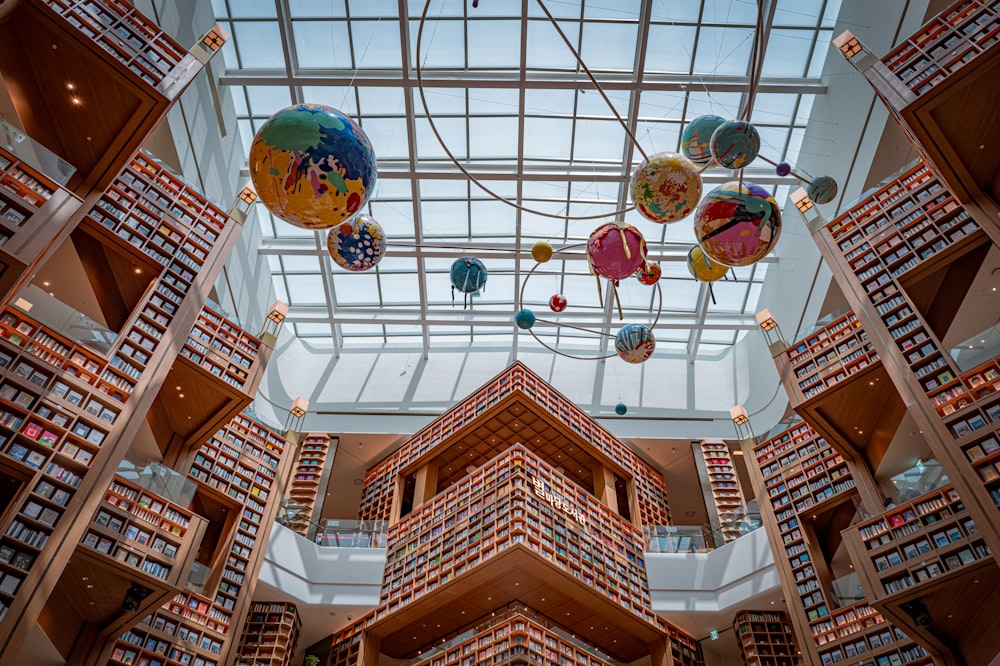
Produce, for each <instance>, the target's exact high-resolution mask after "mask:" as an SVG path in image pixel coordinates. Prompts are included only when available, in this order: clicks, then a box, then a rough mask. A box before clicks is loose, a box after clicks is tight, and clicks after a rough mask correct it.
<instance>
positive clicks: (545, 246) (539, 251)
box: [531, 241, 552, 264]
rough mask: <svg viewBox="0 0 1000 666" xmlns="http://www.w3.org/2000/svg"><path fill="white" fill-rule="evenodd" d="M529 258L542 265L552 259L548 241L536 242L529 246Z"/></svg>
mask: <svg viewBox="0 0 1000 666" xmlns="http://www.w3.org/2000/svg"><path fill="white" fill-rule="evenodd" d="M531 258H532V259H534V260H535V261H537V262H538V263H540V264H544V263H545V262H546V261H548V260H549V259H551V258H552V245H551V244H550V243H549V242H548V241H538V242H537V243H535V244H534V245H532V246H531Z"/></svg>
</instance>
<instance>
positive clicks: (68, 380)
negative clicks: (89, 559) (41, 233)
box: [0, 156, 239, 652]
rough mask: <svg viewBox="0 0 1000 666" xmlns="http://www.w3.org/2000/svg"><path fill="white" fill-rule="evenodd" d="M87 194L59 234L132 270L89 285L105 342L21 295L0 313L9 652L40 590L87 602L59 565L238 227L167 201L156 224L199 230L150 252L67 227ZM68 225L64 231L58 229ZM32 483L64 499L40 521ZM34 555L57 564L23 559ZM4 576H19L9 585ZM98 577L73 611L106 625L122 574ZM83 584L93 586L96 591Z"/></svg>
mask: <svg viewBox="0 0 1000 666" xmlns="http://www.w3.org/2000/svg"><path fill="white" fill-rule="evenodd" d="M147 167H150V162H149V160H148V158H146V157H144V156H137V157H136V158H135V159H134V160H133V167H130V169H133V170H135V176H134V178H135V180H136V181H141V182H143V183H145V184H146V186H149V187H152V183H151V182H150V181H151V180H153V179H158V180H159V181H160V182H161V183H162V184H170V185H173V186H174V187H180V181H179V179H176V178H173V177H171V176H169V174H165V172H162V170H160V169H159V168H157V169H155V170H154V171H155V172H156V173H155V174H154V173H151V172H150V170H149V168H147ZM91 201H92V202H94V203H93V204H92V205H91V206H90V207H89V208H81V209H80V210H79V212H78V213H77V215H76V217H75V218H73V219H71V220H70V222H69V223H68V227H67V229H64V231H63V232H61V233H62V234H63V239H64V242H65V243H68V242H70V240H69V239H70V238H71V239H72V242H73V244H74V246H77V247H79V248H80V253H81V258H82V260H83V264H84V266H85V268H87V269H93V268H94V267H95V264H93V263H92V262H91V263H88V262H89V260H90V259H93V258H95V257H111V256H112V255H114V256H115V257H117V258H116V259H114V261H118V262H120V263H118V264H116V265H117V266H131V265H134V266H137V267H141V268H137V270H138V272H135V273H134V272H132V271H129V274H128V275H129V277H123V278H122V279H121V280H118V281H117V283H116V284H115V285H114V287H108V288H107V289H106V290H100V289H98V290H96V291H97V297H98V302H99V303H101V304H102V306H105V305H108V304H111V303H118V304H119V305H118V306H117V307H118V309H117V311H116V312H117V315H116V316H117V322H116V325H118V326H120V328H119V331H118V336H117V338H115V339H114V340H113V341H110V342H107V343H106V344H105V346H104V347H103V348H96V347H95V348H92V347H93V345H91V346H87V345H85V344H82V343H80V342H78V341H77V340H75V339H72V338H70V337H67V335H66V334H64V333H63V332H62V331H60V330H56V329H54V328H52V327H51V326H50V325H48V324H46V323H45V322H43V321H40V320H38V319H36V318H35V317H33V316H32V314H33V313H34V309H33V307H32V305H33V304H32V303H31V302H28V301H27V300H26V299H24V298H21V299H20V300H15V301H14V303H13V305H10V306H7V307H6V308H5V309H3V310H2V312H0V338H2V340H0V365H4V367H3V368H2V369H0V378H2V379H0V381H2V382H4V384H6V385H7V386H8V388H7V389H6V395H8V396H9V397H10V398H11V401H10V403H9V404H8V405H5V406H4V408H3V411H4V414H5V415H6V416H5V417H4V421H3V423H2V424H0V426H2V428H3V432H2V433H0V435H2V436H3V437H4V445H3V446H4V450H5V452H6V454H7V455H6V456H5V458H4V464H3V467H4V470H5V473H6V474H7V475H8V476H10V477H12V478H14V479H17V480H19V481H20V482H21V488H22V490H21V491H20V492H19V493H18V495H17V496H16V497H15V498H14V499H13V501H12V502H11V507H10V509H9V510H8V511H7V512H6V514H5V515H4V516H3V517H2V518H0V529H2V530H3V534H4V535H5V536H4V537H3V539H7V540H9V541H10V543H11V545H12V546H17V548H16V550H23V549H24V548H27V549H29V551H30V552H31V554H33V555H34V557H33V558H32V561H31V562H30V563H27V564H26V568H24V569H23V570H22V571H23V574H21V575H15V577H11V579H10V581H11V582H10V583H9V584H8V587H7V589H6V590H5V592H4V593H5V595H6V596H3V597H0V603H2V605H3V607H4V608H9V609H10V612H8V613H6V615H5V617H4V620H5V621H3V622H0V652H6V651H8V650H13V649H16V648H15V646H16V645H18V644H19V641H20V640H23V637H24V635H25V633H24V632H25V631H26V628H27V627H30V626H32V625H33V624H34V623H35V622H36V620H39V618H41V621H42V622H47V621H48V620H47V619H46V618H49V617H52V616H54V614H55V611H54V610H53V609H54V605H55V604H56V602H55V601H54V600H53V599H52V597H48V595H47V594H46V593H45V592H44V591H45V590H52V589H58V590H60V591H61V592H62V593H65V594H67V595H70V596H69V598H73V599H86V598H90V596H91V593H90V592H88V591H87V590H89V589H91V588H85V586H84V585H83V584H82V583H81V581H80V578H79V577H74V576H63V568H62V567H64V566H65V564H66V562H68V561H70V560H71V559H72V554H73V551H74V550H76V549H77V546H78V544H80V543H81V541H82V540H83V539H84V538H85V532H86V530H87V529H88V526H89V524H90V519H91V517H92V516H93V515H94V514H95V512H96V509H97V507H98V504H99V503H100V502H101V501H102V498H103V497H104V492H105V490H106V489H107V488H108V485H109V484H110V483H111V480H112V477H113V476H114V474H115V470H116V467H117V462H118V460H120V459H121V457H122V456H123V455H124V453H125V451H126V450H127V449H128V447H129V445H130V444H131V441H132V438H133V437H134V434H135V433H136V432H137V430H138V428H139V427H140V426H141V424H142V423H144V422H145V416H146V413H147V412H148V411H149V409H150V407H151V406H152V404H153V402H154V400H155V399H156V397H157V390H158V388H159V382H160V381H162V377H163V376H164V374H166V373H167V372H168V370H169V367H170V366H171V364H172V363H173V361H174V357H175V356H176V352H177V349H178V348H179V346H180V343H181V342H182V341H183V339H184V337H185V336H186V334H187V331H189V330H190V327H191V326H192V324H193V323H194V321H195V318H196V316H197V312H198V310H199V309H200V307H201V301H202V299H203V298H204V294H206V293H207V292H208V290H209V289H210V287H211V285H212V284H213V283H214V280H215V277H216V275H217V274H218V271H219V270H220V269H221V265H222V262H223V260H224V259H225V255H226V254H227V253H228V251H229V249H230V247H231V245H232V243H233V242H234V240H235V234H236V233H237V232H238V226H239V225H237V224H236V223H235V222H233V221H232V220H231V219H230V218H229V217H228V216H227V215H226V214H225V213H224V212H222V211H221V210H220V209H218V208H216V207H214V206H211V205H210V204H207V202H205V201H204V199H203V198H199V199H198V200H197V201H198V203H197V205H195V206H192V207H185V206H182V205H178V206H177V207H176V211H175V212H174V213H171V214H168V215H164V221H163V225H164V226H167V227H170V228H172V229H173V230H174V233H177V234H178V235H179V236H181V237H182V238H190V237H193V236H194V235H196V234H201V236H202V238H201V239H200V240H199V241H198V244H199V247H198V252H197V253H192V254H188V253H186V252H177V253H175V254H174V255H172V256H169V257H168V256H166V255H162V256H161V257H160V258H159V259H155V258H151V256H150V255H149V254H146V253H144V252H142V251H141V250H140V249H139V248H137V247H135V246H134V245H132V244H130V243H127V242H125V241H124V239H123V238H122V237H121V236H119V235H118V234H117V233H116V232H117V231H118V229H117V228H116V227H117V225H112V224H109V225H106V226H105V225H100V224H89V223H87V222H82V223H80V224H79V225H77V220H79V219H80V217H81V216H85V217H87V218H88V219H92V218H93V217H94V214H95V210H98V209H100V210H104V209H103V207H102V203H103V202H104V201H105V199H104V198H103V197H102V198H96V197H94V198H92V199H91ZM192 201H193V200H192ZM168 220H169V221H168ZM74 225H76V229H75V230H74V231H73V234H72V235H70V234H69V232H68V229H71V228H73V226H74ZM84 227H86V229H84ZM109 227H112V228H109ZM78 241H79V242H82V245H80V244H79V243H78ZM192 243H193V241H192ZM109 253H110V254H109ZM154 259H155V260H154ZM91 278H92V283H94V284H98V283H101V282H102V281H103V283H104V284H105V285H107V283H109V282H110V281H109V280H107V276H106V275H105V276H97V275H94V274H91ZM111 288H114V289H116V290H119V289H121V290H127V291H129V294H130V298H129V299H128V300H127V301H126V302H127V303H128V304H129V306H130V307H129V306H126V307H125V308H122V307H121V305H120V304H121V300H119V299H120V294H118V295H116V296H113V297H112V294H111V291H109V290H108V289H111ZM109 307H110V306H109ZM41 310H42V308H40V309H39V311H41ZM41 482H45V484H47V485H51V486H52V487H53V488H55V489H56V490H54V491H52V497H58V498H59V499H60V500H63V501H65V504H64V505H58V502H52V503H50V504H49V505H47V506H46V507H45V508H48V509H50V511H49V512H45V514H46V518H47V519H50V520H51V523H50V524H44V523H40V522H38V521H37V520H36V518H37V517H32V515H31V514H32V512H33V511H34V507H35V506H37V505H38V504H39V502H38V500H37V499H35V498H33V497H32V496H31V494H32V493H34V494H38V493H39V492H40V491H39V489H44V490H46V491H47V490H48V488H47V486H46V485H42V483H41ZM56 491H62V492H60V493H57V492H56ZM67 496H68V497H67ZM53 512H54V513H55V514H56V515H55V516H54V517H53V516H52V515H51V514H52V513H53ZM40 515H41V514H39V516H40ZM67 516H69V518H67ZM18 544H24V548H22V547H21V546H19V545H18ZM22 561H23V560H22ZM39 561H44V562H56V563H61V564H60V566H46V567H44V568H38V567H35V566H34V565H35V564H36V563H37V562H39ZM122 566H126V567H127V566H128V565H127V564H125V563H122ZM15 578H20V580H21V582H18V583H17V585H14V583H15ZM104 578H105V579H106V580H102V585H103V586H104V588H103V589H104V590H105V591H106V592H107V594H106V598H107V601H106V605H103V606H102V605H101V604H99V603H96V602H95V604H94V606H93V607H89V606H88V607H86V608H81V609H79V615H80V616H81V617H82V618H84V619H92V620H93V621H100V622H103V623H106V622H108V621H110V619H111V618H113V617H117V616H118V615H119V614H120V612H121V611H120V608H119V607H120V605H121V596H118V598H117V599H113V600H112V599H111V598H112V596H113V595H114V594H115V592H114V591H115V590H119V589H120V590H121V591H122V594H124V592H125V590H126V589H127V588H128V585H129V584H128V579H127V578H125V577H123V578H120V579H115V577H114V576H111V575H110V574H109V575H107V576H105V577H104ZM116 580H117V582H115V581H116ZM74 581H75V582H74ZM90 584H91V585H92V587H93V588H94V589H97V588H98V587H99V586H94V585H93V583H90ZM0 612H3V611H0ZM63 629H64V630H68V629H69V628H68V627H64V628H63Z"/></svg>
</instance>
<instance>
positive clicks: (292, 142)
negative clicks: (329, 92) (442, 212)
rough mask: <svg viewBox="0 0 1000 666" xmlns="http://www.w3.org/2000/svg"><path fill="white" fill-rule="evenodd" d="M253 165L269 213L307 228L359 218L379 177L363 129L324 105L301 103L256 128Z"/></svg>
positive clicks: (250, 159)
mask: <svg viewBox="0 0 1000 666" xmlns="http://www.w3.org/2000/svg"><path fill="white" fill-rule="evenodd" d="M249 165H250V178H251V179H252V180H253V185H254V188H255V189H256V190H257V195H258V196H259V197H260V200H261V202H262V203H263V204H264V205H265V206H266V207H267V209H268V210H270V211H271V212H272V213H274V215H275V216H277V217H279V218H281V219H282V220H284V221H285V222H288V223H289V224H292V225H294V226H297V227H302V228H304V229H326V228H328V227H332V226H334V225H336V224H339V223H340V222H341V221H343V220H345V219H347V218H350V217H352V216H354V215H355V214H356V213H357V212H358V211H360V210H361V209H362V207H363V206H364V205H365V204H366V203H367V202H368V198H369V197H370V196H371V193H372V191H373V189H374V187H375V181H376V179H377V169H376V162H375V151H374V150H373V149H372V144H371V142H370V141H369V140H368V136H367V135H366V134H365V132H364V130H362V129H361V127H360V126H359V125H358V124H357V123H355V122H354V121H353V120H351V119H350V118H349V117H347V116H346V115H344V114H343V113H341V112H340V111H338V110H337V109H334V108H331V107H329V106H323V105H320V104H297V105H295V106H290V107H288V108H286V109H282V110H281V111H278V112H277V113H275V114H274V115H273V116H271V117H270V118H269V119H268V120H267V122H265V123H264V124H263V125H262V126H261V128H260V129H259V130H257V134H256V136H255V137H254V140H253V144H251V146H250V156H249Z"/></svg>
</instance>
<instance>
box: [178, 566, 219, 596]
mask: <svg viewBox="0 0 1000 666" xmlns="http://www.w3.org/2000/svg"><path fill="white" fill-rule="evenodd" d="M211 573H212V569H211V568H210V567H206V566H205V565H204V564H202V563H200V562H192V563H191V570H190V571H189V572H188V577H187V581H186V582H185V583H184V588H185V589H187V590H188V591H190V592H194V593H195V594H200V595H203V596H204V595H205V590H206V585H207V584H208V576H209V574H211Z"/></svg>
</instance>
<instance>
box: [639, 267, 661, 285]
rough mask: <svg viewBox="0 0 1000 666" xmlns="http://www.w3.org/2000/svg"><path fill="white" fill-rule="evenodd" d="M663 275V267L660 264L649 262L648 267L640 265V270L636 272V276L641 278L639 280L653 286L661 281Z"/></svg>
mask: <svg viewBox="0 0 1000 666" xmlns="http://www.w3.org/2000/svg"><path fill="white" fill-rule="evenodd" d="M662 276H663V269H662V268H660V265H659V264H649V267H648V268H643V267H642V266H640V267H639V270H638V271H637V272H636V274H635V277H636V278H637V279H638V280H639V282H641V283H642V284H645V285H649V286H653V285H654V284H656V283H657V282H659V281H660V278H661V277H662Z"/></svg>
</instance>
